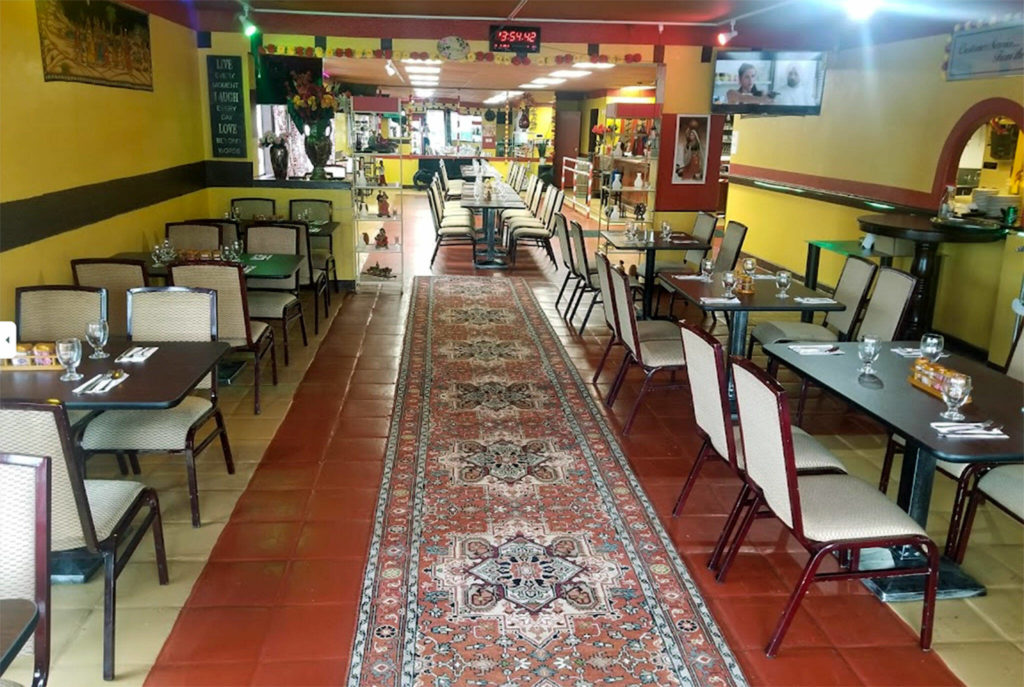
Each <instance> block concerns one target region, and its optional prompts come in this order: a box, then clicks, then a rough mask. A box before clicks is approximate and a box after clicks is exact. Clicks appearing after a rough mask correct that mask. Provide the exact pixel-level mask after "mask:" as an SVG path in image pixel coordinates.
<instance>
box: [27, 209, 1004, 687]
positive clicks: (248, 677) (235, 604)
mask: <svg viewBox="0 0 1024 687" xmlns="http://www.w3.org/2000/svg"><path fill="white" fill-rule="evenodd" d="M409 205H410V207H408V208H407V210H406V216H407V217H409V218H411V219H410V221H409V222H408V224H407V236H406V247H407V249H410V251H411V256H410V257H409V258H408V259H409V262H410V265H409V266H410V267H411V269H410V271H411V272H412V273H414V274H428V273H430V272H429V269H428V264H427V263H428V261H429V257H430V251H431V249H432V247H433V246H432V238H433V237H432V231H431V229H430V225H429V219H428V217H427V215H426V202H425V199H424V198H423V197H415V196H414V197H412V198H411V200H410V202H409ZM408 227H415V228H416V229H415V231H413V230H412V229H409V228H408ZM468 257H469V256H468V251H467V250H465V249H462V248H446V249H442V251H441V255H440V256H439V257H438V261H437V263H436V265H435V269H434V273H436V274H440V273H445V274H456V273H459V274H470V273H473V271H472V269H470V268H467V265H468V262H469V260H468ZM490 274H491V275H492V276H493V277H494V278H503V277H504V276H505V275H504V274H503V273H490ZM514 274H516V275H518V276H526V277H527V278H528V279H530V280H531V282H532V283H533V285H534V286H535V291H536V293H537V295H538V298H539V300H540V301H541V303H542V304H543V305H544V306H545V307H546V309H547V310H548V311H549V313H550V314H551V317H552V321H553V322H554V324H555V327H556V329H557V330H558V332H559V333H560V334H561V335H562V339H563V342H564V343H565V345H566V348H567V349H568V351H569V352H570V355H571V356H572V357H573V358H574V360H575V361H576V362H577V365H578V366H579V368H580V371H581V373H582V374H583V375H584V376H585V377H589V375H591V374H592V372H593V367H594V365H596V363H597V361H598V360H599V358H600V354H601V352H602V350H603V345H604V342H605V340H606V339H605V335H604V331H603V325H600V326H599V324H598V322H596V321H592V322H593V323H592V324H591V325H590V326H589V327H588V331H587V335H586V336H584V337H579V336H577V335H575V334H573V333H571V332H570V331H569V329H568V328H567V327H566V326H565V324H564V323H563V322H562V320H561V319H560V318H559V317H558V316H557V314H556V313H555V311H554V309H553V301H554V298H555V294H556V293H557V284H559V283H560V281H561V278H562V274H563V273H562V272H561V271H559V272H558V273H555V272H554V271H552V269H551V268H550V265H549V264H546V263H545V262H544V261H542V260H541V259H540V258H539V257H537V255H536V254H534V255H531V256H524V258H522V259H521V260H520V263H519V266H518V268H517V269H516V270H515V271H514ZM406 300H407V299H402V298H399V297H396V296H383V295H382V296H378V295H375V294H360V295H358V296H349V297H347V298H346V299H345V300H344V303H343V305H342V306H341V310H340V312H339V313H338V315H337V317H336V319H335V322H334V325H333V327H332V328H331V330H330V333H329V334H327V335H326V336H325V337H323V344H322V346H321V347H320V350H319V353H318V354H317V355H315V357H314V351H315V347H316V344H315V343H314V342H312V341H311V343H310V347H309V348H308V349H305V350H301V349H293V350H298V351H299V352H298V354H297V355H296V356H295V358H293V363H292V366H291V367H290V368H287V369H284V368H282V369H283V370H284V371H283V374H282V383H281V384H280V385H279V386H278V387H277V388H276V389H274V388H270V387H268V391H267V400H266V401H265V402H264V414H263V415H261V416H259V417H254V416H253V415H252V398H251V389H250V388H249V386H247V385H248V384H249V383H250V382H249V378H250V374H249V373H248V372H246V373H243V378H242V379H241V380H240V383H241V386H236V387H229V388H226V389H224V390H223V403H224V405H225V409H226V410H227V411H228V426H229V431H230V433H231V440H232V444H233V446H234V448H235V453H236V463H237V464H238V474H236V475H234V476H229V475H226V474H225V473H224V469H223V461H222V459H221V456H220V452H219V449H217V448H216V447H211V448H210V449H208V451H207V453H206V454H205V455H204V456H203V457H202V458H201V459H200V460H199V464H200V490H201V501H202V507H203V523H204V524H203V527H202V528H200V529H198V530H194V529H192V528H191V527H190V526H189V524H188V501H187V492H186V491H185V489H184V484H185V481H184V478H185V476H184V468H183V466H182V465H181V462H180V460H178V459H175V458H166V459H162V458H147V459H146V460H144V462H143V474H142V476H141V479H143V480H144V481H146V482H147V483H150V484H153V485H154V486H156V487H157V488H158V489H160V495H161V501H162V505H163V511H164V517H165V522H166V525H165V528H166V535H167V547H168V553H169V556H170V559H171V563H170V574H171V584H170V585H169V586H167V587H159V586H158V585H157V584H156V572H155V568H154V566H153V563H152V548H151V546H149V545H148V544H143V546H142V547H141V548H140V550H139V551H138V552H136V554H135V559H134V560H133V562H132V563H131V564H130V565H129V567H128V569H127V570H126V571H125V573H124V574H123V576H122V578H121V582H120V584H119V587H118V637H117V651H118V655H117V671H118V680H117V684H122V685H138V684H141V683H142V682H143V681H144V680H145V679H146V673H147V671H148V670H149V667H150V666H151V665H153V664H154V662H156V661H157V654H158V653H159V654H160V656H159V662H158V665H157V666H156V667H154V668H153V670H152V672H151V673H150V677H149V680H148V681H147V684H149V685H217V686H220V687H228V686H232V685H248V684H257V685H308V686H312V685H327V684H339V683H340V682H341V681H342V680H343V678H344V675H345V671H346V669H347V660H348V654H349V649H350V644H351V636H352V631H353V629H354V620H355V611H356V608H355V601H356V598H357V593H358V585H359V581H360V579H361V576H362V566H363V561H364V556H365V549H366V543H367V541H368V537H369V533H370V529H369V528H370V520H369V518H370V516H371V513H372V509H373V506H374V503H375V498H376V492H377V485H378V483H379V478H380V473H381V461H382V455H383V450H384V444H385V437H386V435H387V428H388V421H389V417H390V413H391V404H392V400H391V399H392V396H393V393H394V381H395V379H396V373H397V370H396V367H395V366H396V364H397V353H398V351H399V349H400V347H401V342H402V333H403V325H404V315H405V308H406ZM335 309H337V306H335ZM690 316H693V314H692V313H691V314H690ZM595 317H599V316H597V315H595ZM321 331H323V330H321ZM615 362H617V359H616V361H615ZM307 366H309V375H308V377H307V378H306V380H305V381H303V382H302V384H301V385H299V384H298V382H299V381H300V380H301V379H302V376H303V371H304V370H305V368H306V367H307ZM610 376H611V371H609V372H606V373H605V375H604V380H603V383H602V384H599V385H598V387H597V388H596V389H595V390H594V393H595V394H599V395H600V394H603V393H604V392H605V390H606V389H607V381H608V380H609V377H610ZM638 386H639V385H638V383H637V382H636V378H634V380H633V382H632V383H631V384H629V385H627V387H626V388H625V389H624V390H623V393H622V399H621V400H620V401H619V402H618V403H617V404H616V407H615V408H614V410H613V412H611V413H609V420H610V422H611V424H612V426H613V428H615V429H616V430H617V429H618V428H619V427H621V422H620V418H621V417H622V416H623V415H624V414H625V413H626V412H627V411H628V408H629V404H630V403H631V401H632V399H633V398H635V396H634V394H635V393H636V391H637V389H638ZM669 393H670V392H665V393H655V394H652V396H651V397H650V400H649V402H647V403H646V408H645V409H644V410H643V411H641V415H640V418H639V420H638V421H637V423H636V426H635V428H634V432H633V435H632V436H631V437H628V438H624V439H622V445H623V448H624V449H625V451H626V453H627V455H628V456H629V458H630V461H631V463H632V464H633V467H634V469H635V471H636V472H637V474H638V476H639V478H640V480H641V482H642V483H643V485H644V487H645V489H646V490H647V491H648V493H649V494H650V496H651V498H652V500H653V501H654V503H655V505H656V507H657V508H658V511H659V513H660V514H661V516H662V518H663V520H664V522H665V523H666V527H667V529H668V530H669V532H670V534H671V536H672V538H673V540H674V541H675V542H676V544H677V545H678V547H679V549H680V551H681V552H682V555H683V557H684V559H685V560H686V562H687V564H688V565H689V566H690V569H691V570H692V571H693V574H694V576H695V577H696V579H697V582H698V585H699V586H700V588H701V591H702V593H703V594H704V596H705V598H706V599H707V600H708V603H709V605H710V606H711V608H712V610H713V612H714V613H715V615H716V617H717V618H718V619H719V622H720V624H721V625H722V627H723V629H724V631H725V632H726V635H727V637H728V640H729V642H730V644H731V646H732V647H733V649H734V650H735V651H736V652H737V653H738V654H739V656H740V660H741V662H742V664H743V666H744V670H745V671H746V672H747V674H748V676H749V677H750V679H751V682H752V683H754V684H772V685H794V684H814V685H823V684H928V685H939V684H955V683H956V680H955V678H954V677H953V676H952V675H951V674H950V673H949V672H948V671H947V670H946V669H945V667H944V666H943V665H942V663H941V661H938V660H935V658H934V655H931V656H929V655H924V654H922V653H921V652H920V651H919V650H918V649H917V648H916V645H915V642H916V638H915V637H916V636H915V634H914V632H915V631H914V629H912V628H910V627H908V626H907V625H905V624H904V623H903V622H901V621H900V620H899V619H898V618H897V617H896V616H895V615H894V614H893V613H891V612H890V610H889V608H892V609H895V610H896V611H897V612H898V613H899V614H901V615H903V616H905V617H906V618H908V620H909V621H910V622H911V624H912V625H915V626H916V623H917V619H918V618H919V616H920V606H919V605H918V604H902V605H896V606H891V607H886V606H884V605H882V604H880V603H877V602H876V601H875V600H874V599H873V597H870V596H869V595H867V594H866V593H865V592H864V590H863V589H862V588H861V587H860V585H859V584H858V583H853V582H848V583H842V584H840V583H833V584H829V585H819V586H818V587H816V588H814V589H813V590H812V592H811V594H810V595H809V596H808V598H807V599H806V601H805V604H804V607H803V611H802V612H801V613H800V614H799V616H798V617H797V620H796V622H795V623H794V625H793V628H792V629H791V630H790V633H789V635H788V636H787V638H786V642H785V644H784V645H783V648H782V653H781V655H780V656H779V657H778V658H777V659H774V660H766V659H765V658H764V657H763V654H762V653H761V650H762V647H763V645H764V643H765V641H766V638H767V636H768V635H769V634H770V632H771V630H772V628H773V626H774V623H775V621H776V619H777V617H778V613H779V611H780V609H781V607H782V604H783V603H784V598H785V596H786V595H787V594H788V592H789V590H790V589H791V588H792V585H793V583H794V581H795V577H796V575H797V573H798V570H799V567H800V565H801V564H802V562H803V560H804V558H803V554H802V553H801V552H800V550H799V548H798V547H797V546H796V545H795V544H794V543H793V542H792V540H791V539H790V538H789V537H788V536H786V535H785V534H783V533H782V531H781V528H780V527H779V526H778V525H776V524H774V523H772V522H770V521H761V522H759V523H757V524H756V525H755V527H754V530H753V531H752V534H751V546H749V547H747V549H746V550H745V551H744V552H743V553H742V554H741V556H740V557H739V559H738V560H737V562H736V564H735V566H734V568H733V570H732V571H731V573H730V577H729V580H728V582H727V583H726V584H723V585H718V584H716V583H715V582H714V581H713V580H711V579H710V578H709V577H708V575H707V574H705V570H704V565H703V564H704V559H705V555H706V552H707V551H708V550H709V549H710V547H711V545H712V543H713V541H714V539H715V537H716V536H717V533H718V529H719V527H720V525H721V522H722V520H723V519H724V515H725V513H726V511H727V508H728V506H729V505H731V500H732V498H733V496H734V494H735V491H736V486H735V482H734V480H733V479H732V478H731V477H730V476H729V474H728V472H727V471H726V470H725V469H724V468H723V466H721V465H710V466H709V467H708V468H706V471H705V474H704V477H703V478H702V480H701V482H700V483H699V484H698V486H697V488H696V489H695V490H694V492H693V495H692V496H691V500H690V502H689V504H688V505H687V507H686V511H685V513H684V514H683V516H682V517H680V518H676V519H673V518H671V517H670V516H669V514H668V513H669V511H670V510H671V507H672V505H673V503H674V500H675V497H676V494H677V491H678V488H679V485H680V484H681V482H682V480H683V479H684V478H685V475H686V472H687V471H688V469H689V465H690V461H691V460H692V456H693V455H694V453H695V452H696V449H697V445H698V444H697V440H696V437H695V435H694V432H693V429H692V417H691V415H690V413H689V411H688V410H687V409H686V407H685V405H684V404H683V403H682V402H681V401H676V400H675V397H672V396H670V395H669ZM284 418H286V419H285V420H284V424H283V426H282V427H283V430H282V431H281V432H280V433H277V429H278V425H279V424H280V423H281V421H282V419H284ZM807 428H808V429H809V431H811V432H813V433H815V434H819V435H825V436H823V437H821V438H822V439H823V440H824V441H825V442H826V443H828V445H829V446H830V447H832V448H833V449H834V450H836V451H837V453H839V455H840V456H841V457H842V459H843V461H844V462H845V463H846V464H847V466H848V467H849V468H850V469H851V471H852V472H854V473H855V474H858V475H860V476H862V477H864V478H865V479H868V480H869V481H872V480H876V479H877V475H878V465H879V462H880V458H881V454H882V444H881V437H879V436H878V435H877V434H876V433H875V432H877V428H875V427H873V426H872V425H871V424H870V423H869V422H868V421H866V420H864V419H863V418H861V417H859V416H856V415H852V414H849V413H846V412H845V409H844V408H842V407H840V405H839V404H838V403H837V402H836V401H834V400H827V399H826V400H823V401H818V402H815V403H812V404H811V414H810V415H809V420H808V423H807ZM837 432H841V433H842V434H843V436H842V437H840V436H837V435H836V433H837ZM275 434H276V436H275ZM261 456H262V462H260V458H261ZM103 460H104V459H103V458H99V459H96V460H95V462H94V464H93V465H92V466H91V475H93V476H104V475H107V474H109V475H113V474H115V473H114V471H113V470H112V466H111V465H110V464H109V462H108V463H105V464H103V463H102V461H103ZM897 472H898V471H897ZM250 476H251V482H250V483H249V488H248V489H247V490H245V491H244V494H243V489H245V484H246V482H247V481H248V480H249V479H250ZM935 492H936V493H935V498H934V500H933V503H934V504H935V509H934V511H933V514H932V518H931V523H932V526H931V528H930V529H931V530H932V533H933V535H935V536H936V537H937V538H939V539H940V541H941V538H942V537H943V536H944V534H945V532H944V523H945V522H946V521H948V515H949V514H948V504H949V502H950V498H951V495H952V489H951V485H950V483H949V481H948V480H945V479H941V478H940V479H937V481H936V489H935ZM890 493H895V488H894V487H891V491H890ZM239 497H241V498H239ZM236 502H237V503H236ZM232 511H233V513H232ZM229 514H230V515H231V517H230V522H229V521H228V520H229V518H228V516H229ZM978 520H979V521H978V525H977V529H976V534H975V535H974V537H973V538H972V542H971V548H970V550H969V551H968V556H967V562H966V564H965V567H966V568H967V569H968V571H969V572H971V573H972V574H974V575H976V576H978V577H979V578H980V579H982V580H983V581H984V582H985V583H986V584H987V585H988V586H989V590H990V593H989V596H988V597H984V598H981V599H974V600H968V601H946V602H941V603H940V604H939V606H938V613H937V615H938V617H937V620H936V648H937V650H938V653H939V654H940V655H941V656H942V657H943V658H944V659H945V660H946V661H947V662H948V663H949V665H950V666H951V667H952V668H953V670H954V671H955V672H956V673H957V674H959V675H960V676H961V678H962V679H963V680H964V681H965V682H967V683H968V684H974V685H1019V684H1021V683H1022V682H1024V675H1022V669H1021V665H1022V662H1024V653H1022V648H1024V630H1022V628H1024V620H1022V608H1024V598H1022V597H1024V572H1022V570H1024V563H1022V551H1024V528H1021V527H1020V525H1019V524H1017V523H1015V522H1013V521H1011V520H1010V519H1009V518H1007V517H1005V516H1004V515H1003V514H1002V513H999V512H996V511H995V510H994V509H991V508H986V509H984V511H983V512H982V513H980V514H979V519H978ZM218 538H219V541H218ZM215 543H216V546H214V544H215ZM211 549H212V554H211V553H210V552H211ZM208 557H209V563H207V564H206V565H205V568H204V561H206V559H207V558H208ZM197 578H198V580H199V581H198V584H196V585H195V587H194V588H193V583H194V582H195V581H196V579H197ZM100 592H101V588H100V584H99V581H98V580H93V581H92V582H90V583H89V584H86V585H80V586H73V587H57V588H55V590H54V607H55V614H54V616H55V617H54V627H55V630H54V661H53V666H54V669H53V678H52V679H51V681H50V684H51V685H55V686H56V687H64V686H65V685H67V686H74V687H80V686H81V687H84V686H86V685H93V684H95V685H99V684H106V683H103V682H102V680H101V679H100V657H101V652H100V628H101V624H102V605H101V597H100ZM190 592H191V597H190V596H189V595H190ZM186 599H188V603H187V606H186V604H185V602H186ZM182 606H185V608H184V610H183V611H181V614H180V617H179V616H178V609H179V608H181V607H182ZM176 617H178V622H177V625H176V626H175V627H174V631H173V633H171V634H170V638H169V639H168V641H167V642H166V644H165V643H164V640H165V638H167V637H168V633H169V632H170V631H171V627H172V625H174V624H175V618H176ZM161 646H163V649H162V651H161ZM26 665H27V662H26V661H25V659H24V658H22V659H19V661H18V664H17V666H16V667H15V668H14V669H12V670H11V671H10V673H9V675H8V677H13V678H14V679H21V680H23V681H24V679H25V674H26V673H25V667H26Z"/></svg>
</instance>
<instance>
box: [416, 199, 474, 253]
mask: <svg viewBox="0 0 1024 687" xmlns="http://www.w3.org/2000/svg"><path fill="white" fill-rule="evenodd" d="M427 201H428V202H429V203H430V219H431V221H432V222H433V224H434V252H433V253H432V254H431V256H430V267H431V268H433V266H434V261H435V260H436V259H437V252H438V251H439V250H440V249H441V246H453V245H469V246H470V250H471V251H472V257H473V258H475V257H476V231H475V230H474V228H473V224H472V218H471V217H467V216H465V215H463V216H461V217H459V216H450V217H442V216H441V209H440V208H439V207H438V199H437V196H436V195H435V194H434V193H432V192H428V193H427Z"/></svg>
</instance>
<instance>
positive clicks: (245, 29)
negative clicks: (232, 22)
mask: <svg viewBox="0 0 1024 687" xmlns="http://www.w3.org/2000/svg"><path fill="white" fill-rule="evenodd" d="M238 22H239V23H240V24H241V25H242V33H244V34H245V35H246V37H248V38H252V37H253V36H255V35H256V34H257V33H259V32H260V28H259V27H258V26H256V25H255V24H253V23H252V20H251V19H249V6H248V5H246V4H245V3H244V2H243V3H242V13H241V14H239V15H238Z"/></svg>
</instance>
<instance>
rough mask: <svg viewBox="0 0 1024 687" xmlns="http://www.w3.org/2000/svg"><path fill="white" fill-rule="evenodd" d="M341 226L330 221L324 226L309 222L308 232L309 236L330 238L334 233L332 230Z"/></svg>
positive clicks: (339, 223)
mask: <svg viewBox="0 0 1024 687" xmlns="http://www.w3.org/2000/svg"><path fill="white" fill-rule="evenodd" d="M340 226H341V222H335V221H334V220H331V221H330V222H326V223H325V224H317V223H316V222H310V223H309V228H308V229H307V231H309V235H310V236H314V237H315V236H330V235H331V234H333V233H334V230H335V229H337V228H338V227H340Z"/></svg>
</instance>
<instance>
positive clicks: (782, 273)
mask: <svg viewBox="0 0 1024 687" xmlns="http://www.w3.org/2000/svg"><path fill="white" fill-rule="evenodd" d="M792 282H793V275H792V274H790V273H789V272H788V271H786V270H779V271H778V272H776V273H775V286H777V287H778V289H779V292H778V293H776V294H775V297H776V298H789V294H787V293H786V291H788V290H789V285H790V284H791V283H792Z"/></svg>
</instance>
